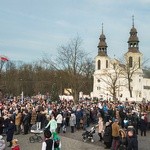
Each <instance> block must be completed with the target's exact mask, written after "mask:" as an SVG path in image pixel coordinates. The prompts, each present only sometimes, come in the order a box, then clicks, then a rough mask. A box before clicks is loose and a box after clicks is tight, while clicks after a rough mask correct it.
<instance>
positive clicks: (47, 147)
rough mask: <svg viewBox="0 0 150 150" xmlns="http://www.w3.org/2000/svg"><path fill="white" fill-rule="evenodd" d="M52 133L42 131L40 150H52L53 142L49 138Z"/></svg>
mask: <svg viewBox="0 0 150 150" xmlns="http://www.w3.org/2000/svg"><path fill="white" fill-rule="evenodd" d="M51 136H52V133H51V132H50V131H49V130H45V131H44V138H45V140H44V142H43V143H42V149H41V150H54V141H53V139H52V138H51Z"/></svg>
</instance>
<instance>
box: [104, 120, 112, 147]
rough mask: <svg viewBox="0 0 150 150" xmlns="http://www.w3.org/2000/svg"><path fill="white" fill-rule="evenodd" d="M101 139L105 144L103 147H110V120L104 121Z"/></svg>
mask: <svg viewBox="0 0 150 150" xmlns="http://www.w3.org/2000/svg"><path fill="white" fill-rule="evenodd" d="M103 141H104V144H105V146H106V147H105V149H110V148H111V143H112V128H111V124H110V122H106V125H105V130H104V136H103Z"/></svg>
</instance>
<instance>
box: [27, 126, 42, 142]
mask: <svg viewBox="0 0 150 150" xmlns="http://www.w3.org/2000/svg"><path fill="white" fill-rule="evenodd" d="M30 132H31V133H33V135H32V136H30V137H29V141H30V143H34V142H42V141H43V139H42V137H41V136H40V134H42V133H43V130H41V129H39V128H38V126H37V124H35V125H33V126H32V127H31V131H30Z"/></svg>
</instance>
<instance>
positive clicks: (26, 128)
mask: <svg viewBox="0 0 150 150" xmlns="http://www.w3.org/2000/svg"><path fill="white" fill-rule="evenodd" d="M23 114H24V116H23V121H22V122H23V127H24V133H23V134H28V131H29V125H30V115H29V113H28V110H27V109H25V110H24V111H23Z"/></svg>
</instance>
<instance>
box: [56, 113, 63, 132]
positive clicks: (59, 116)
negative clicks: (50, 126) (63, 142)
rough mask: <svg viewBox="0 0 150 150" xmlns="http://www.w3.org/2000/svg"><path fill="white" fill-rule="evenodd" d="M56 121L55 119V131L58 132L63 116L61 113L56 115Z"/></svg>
mask: <svg viewBox="0 0 150 150" xmlns="http://www.w3.org/2000/svg"><path fill="white" fill-rule="evenodd" d="M56 121H57V133H60V128H61V125H62V121H63V116H62V114H61V113H59V114H58V115H57V116H56Z"/></svg>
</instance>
